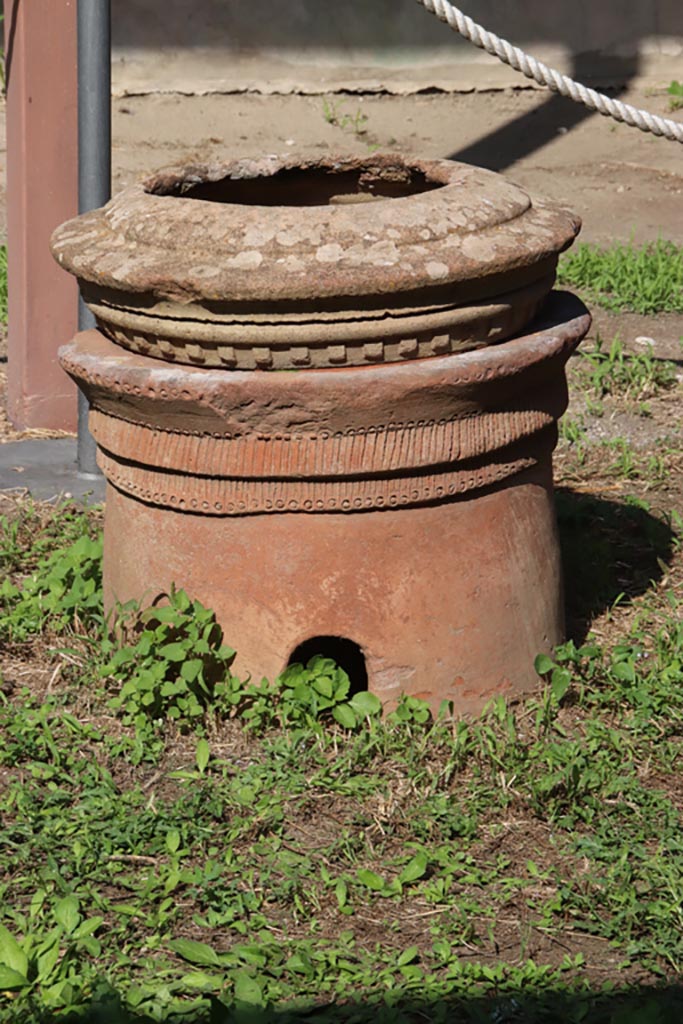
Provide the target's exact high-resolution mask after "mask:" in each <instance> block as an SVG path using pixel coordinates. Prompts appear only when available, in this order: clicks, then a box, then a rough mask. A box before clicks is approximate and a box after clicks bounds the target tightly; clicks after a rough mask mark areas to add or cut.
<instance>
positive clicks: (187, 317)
mask: <svg viewBox="0 0 683 1024" xmlns="http://www.w3.org/2000/svg"><path fill="white" fill-rule="evenodd" d="M579 227H580V222H579V220H578V218H577V217H576V216H575V215H574V214H572V213H570V212H569V211H568V210H566V209H565V208H564V207H562V206H560V205H558V204H556V203H551V202H547V201H538V200H535V199H532V198H531V197H530V196H529V195H528V194H527V193H526V192H525V191H524V190H523V189H522V188H520V187H519V186H517V185H514V184H511V183H510V182H508V181H506V180H505V179H504V178H502V177H501V176H500V175H497V174H494V173H493V172H491V171H487V170H483V169H481V168H476V167H472V166H470V165H467V164H459V163H455V162H453V161H448V160H412V159H410V158H407V157H402V156H399V155H396V154H383V155H378V154H372V155H369V156H365V157H332V156H328V157H322V158H315V159H306V158H303V159H302V158H299V159H297V158H293V157H287V158H280V157H275V156H268V157H263V158H261V159H258V160H232V161H223V162H215V163H209V164H205V165H201V166H185V167H182V168H178V169H171V170H168V171H162V172H159V173H158V174H155V175H154V176H153V177H151V178H149V179H147V180H146V181H143V182H140V183H138V184H135V185H133V186H131V187H129V188H126V189H124V190H123V191H122V192H120V193H119V194H118V195H117V196H116V197H115V198H114V199H112V200H111V202H109V203H108V204H107V205H106V206H104V207H103V208H102V209H100V210H94V211H92V212H90V213H87V214H83V215H81V216H80V217H77V218H74V219H73V220H71V221H68V222H67V223H66V224H63V225H62V226H61V227H59V228H58V229H57V230H56V231H55V233H54V235H53V238H52V251H53V253H54V255H55V258H56V259H57V260H58V262H59V263H60V264H61V265H62V266H63V267H64V268H65V269H67V270H68V271H70V272H71V273H73V274H75V275H76V277H77V278H78V280H79V283H80V286H81V291H82V294H83V297H84V299H85V301H86V303H87V304H88V305H89V307H90V308H91V309H92V311H93V313H94V314H95V317H96V319H97V322H98V326H99V328H100V329H101V330H102V331H103V332H104V333H105V334H106V335H107V336H108V337H110V338H111V339H112V340H113V341H115V342H117V343H118V344H121V345H123V346H124V347H126V348H128V349H130V350H132V351H135V352H138V353H141V354H144V355H149V356H153V357H156V358H161V359H164V360H167V361H171V362H180V363H187V364H194V365H198V366H216V367H224V368H238V369H264V370H269V369H289V368H298V369H306V368H316V367H326V366H344V365H346V366H353V365H367V364H372V363H378V362H393V361H403V360H407V359H415V358H425V357H429V356H443V355H447V354H449V353H451V352H458V351H465V350H468V349H473V348H479V347H482V346H485V345H489V344H495V343H496V342H499V341H502V340H504V339H505V338H508V337H510V336H511V335H513V334H514V333H516V332H518V331H520V330H521V329H522V328H523V327H524V326H525V325H526V324H527V323H529V321H530V320H531V319H532V318H533V316H534V315H535V313H536V312H537V311H538V309H539V308H540V306H541V304H542V303H543V301H544V300H545V298H546V296H547V294H548V292H549V291H550V289H551V288H552V285H553V283H554V279H555V268H556V264H557V258H558V254H559V253H560V252H561V251H562V250H563V249H565V248H566V247H567V246H569V245H570V244H571V242H572V241H573V239H574V238H575V236H576V234H577V232H578V230H579Z"/></svg>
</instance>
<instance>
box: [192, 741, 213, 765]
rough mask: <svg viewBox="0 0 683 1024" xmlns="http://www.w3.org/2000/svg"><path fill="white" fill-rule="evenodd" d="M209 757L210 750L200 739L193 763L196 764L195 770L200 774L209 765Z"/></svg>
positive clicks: (205, 742)
mask: <svg viewBox="0 0 683 1024" xmlns="http://www.w3.org/2000/svg"><path fill="white" fill-rule="evenodd" d="M210 756H211V749H210V747H209V744H208V742H207V741H206V740H205V739H204V737H202V738H201V739H200V740H198V741H197V750H196V752H195V761H196V763H197V769H198V770H199V771H200V772H202V774H203V773H204V772H205V771H206V766H207V764H208V763H209V757H210Z"/></svg>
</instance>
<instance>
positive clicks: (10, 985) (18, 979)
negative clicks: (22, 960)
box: [0, 964, 28, 992]
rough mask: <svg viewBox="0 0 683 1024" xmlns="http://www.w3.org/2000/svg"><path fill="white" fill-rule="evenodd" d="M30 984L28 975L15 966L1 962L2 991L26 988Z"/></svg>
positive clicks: (0, 990) (0, 986)
mask: <svg viewBox="0 0 683 1024" xmlns="http://www.w3.org/2000/svg"><path fill="white" fill-rule="evenodd" d="M26 985H28V981H27V979H26V976H25V975H23V974H21V973H20V972H19V971H15V970H14V968H13V967H7V966H6V965H5V964H0V992H5V991H12V990H14V989H17V988H24V987H25V986H26Z"/></svg>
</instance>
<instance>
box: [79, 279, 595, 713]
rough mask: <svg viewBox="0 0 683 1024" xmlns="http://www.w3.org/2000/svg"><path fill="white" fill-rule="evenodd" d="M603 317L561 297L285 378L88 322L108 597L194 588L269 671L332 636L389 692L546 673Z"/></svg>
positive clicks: (462, 699) (88, 382)
mask: <svg viewBox="0 0 683 1024" xmlns="http://www.w3.org/2000/svg"><path fill="white" fill-rule="evenodd" d="M588 324H589V317H588V315H587V313H586V311H585V308H584V307H583V306H582V304H581V303H580V302H578V300H576V299H574V298H573V297H571V296H568V295H562V294H559V295H554V296H552V298H551V300H550V301H549V302H548V304H547V306H546V309H545V311H544V316H543V319H541V320H539V321H538V322H537V323H536V324H535V325H534V326H535V328H536V329H535V330H533V331H532V332H531V333H530V334H528V335H525V336H522V337H518V338H515V339H511V340H510V341H508V342H506V343H505V344H503V345H500V346H492V347H488V348H485V349H481V350H478V351H472V352H468V353H463V354H460V355H449V356H445V357H442V358H438V359H428V360H420V361H413V362H411V363H406V364H393V365H391V364H389V365H377V366H367V367H355V368H354V367H349V368H346V369H338V370H332V369H323V370H314V371H302V372H300V373H275V374H269V373H254V372H239V371H235V372H232V373H228V372H226V371H220V370H209V369H202V368H198V367H182V366H172V365H168V364H164V363H161V362H159V361H157V360H153V359H150V358H146V357H143V356H138V355H135V354H132V353H130V352H126V351H124V350H122V349H121V348H119V347H118V346H116V345H114V344H113V343H112V342H111V341H109V340H108V339H106V338H104V337H103V336H102V335H101V334H99V333H98V332H96V331H91V332H87V333H85V334H82V335H78V336H77V337H76V338H75V339H74V341H73V342H72V343H71V344H70V345H68V346H66V347H65V348H64V349H63V350H62V353H61V357H62V363H63V365H64V367H65V369H67V371H68V372H69V373H70V375H71V376H73V377H74V379H75V380H76V381H77V383H78V384H79V385H80V386H81V387H82V388H83V389H84V390H85V392H86V394H87V395H88V398H89V400H90V402H91V405H92V413H91V416H92V421H91V422H92V429H93V432H94V434H95V437H96V439H97V442H98V447H99V458H100V465H101V466H102V469H103V471H104V473H105V475H106V476H107V478H108V480H109V482H110V486H109V488H108V499H107V523H106V530H105V587H106V591H107V600H108V601H109V602H110V603H111V602H112V601H114V600H128V599H129V598H131V597H135V598H137V599H148V600H152V599H154V598H155V597H156V596H157V595H158V594H159V593H160V592H163V591H165V590H167V589H168V587H169V586H170V584H171V583H175V584H176V585H178V586H182V587H185V588H186V589H187V590H188V591H190V592H191V593H192V594H194V595H196V596H198V597H200V598H201V599H202V600H203V601H205V602H206V603H207V604H208V605H210V606H211V607H212V608H214V609H215V610H216V612H217V614H218V616H219V619H220V621H221V623H222V625H223V626H224V629H225V631H226V636H227V637H228V638H229V641H230V643H232V644H233V645H234V646H236V647H237V649H238V651H239V652H240V662H239V665H240V667H241V670H242V671H249V672H251V673H252V674H253V675H255V676H260V675H262V674H266V675H271V676H272V675H273V674H276V673H277V672H279V671H280V670H281V669H282V668H283V667H284V665H285V664H286V663H287V660H288V658H289V657H290V655H291V654H292V652H293V651H294V650H295V648H296V647H297V646H298V645H299V644H301V643H302V642H304V641H306V640H309V639H311V638H313V637H316V636H328V635H329V636H342V637H345V638H347V639H349V640H352V641H354V642H355V643H356V644H358V645H359V646H360V648H361V649H362V653H363V655H364V657H365V662H366V667H367V672H368V683H369V686H370V688H371V689H372V690H373V691H374V692H376V693H377V694H378V695H379V696H380V697H381V698H382V699H383V700H385V701H388V702H392V701H394V700H395V699H396V698H397V696H398V694H399V692H400V691H401V690H404V691H405V692H408V693H413V694H420V695H422V696H426V697H427V698H428V699H429V700H430V701H431V702H432V704H433V705H434V706H437V705H438V703H439V701H440V700H441V699H449V700H453V701H454V705H455V708H456V710H457V711H458V712H462V711H466V710H476V709H478V708H480V707H481V706H482V704H483V703H485V701H486V700H487V699H488V698H489V697H490V696H491V695H492V694H493V693H496V692H521V691H522V690H524V689H526V688H528V687H530V686H531V685H532V683H533V680H534V674H533V658H534V656H535V654H537V653H539V651H541V650H550V649H551V647H552V645H553V644H555V643H557V642H558V641H559V639H560V638H561V636H562V610H561V581H560V570H559V556H558V549H557V541H556V534H555V523H554V516H553V507H552V473H551V454H552V449H553V446H554V443H555V439H556V428H555V423H556V420H557V418H558V417H559V416H560V415H561V414H562V412H563V411H564V408H565V405H566V400H567V395H566V385H565V380H564V364H565V361H566V359H567V358H568V356H569V355H570V353H571V351H572V350H573V349H574V347H575V346H576V345H577V344H578V342H579V340H580V339H581V337H582V336H583V334H584V333H585V331H586V330H587V328H588Z"/></svg>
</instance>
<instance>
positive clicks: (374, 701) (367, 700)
mask: <svg viewBox="0 0 683 1024" xmlns="http://www.w3.org/2000/svg"><path fill="white" fill-rule="evenodd" d="M349 704H350V705H351V707H352V708H353V710H354V711H355V712H356V713H357V714H358V715H360V716H361V717H362V718H373V717H374V716H375V715H378V714H379V713H380V711H381V710H382V702H381V700H380V699H379V697H376V696H375V694H374V693H369V692H368V691H367V690H362V691H361V692H360V693H355V694H354V695H353V697H352V698H351V700H350V701H349Z"/></svg>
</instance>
